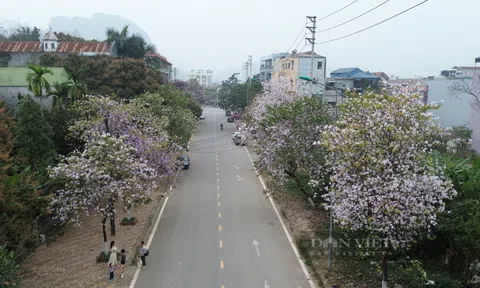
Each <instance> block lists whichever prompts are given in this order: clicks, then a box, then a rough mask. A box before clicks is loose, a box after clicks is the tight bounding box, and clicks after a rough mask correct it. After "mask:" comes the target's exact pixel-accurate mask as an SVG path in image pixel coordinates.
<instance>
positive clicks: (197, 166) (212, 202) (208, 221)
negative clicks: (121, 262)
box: [135, 108, 311, 288]
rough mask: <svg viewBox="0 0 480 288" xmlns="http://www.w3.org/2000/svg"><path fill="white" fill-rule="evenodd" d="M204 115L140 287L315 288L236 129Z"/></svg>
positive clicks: (208, 111) (219, 114)
mask: <svg viewBox="0 0 480 288" xmlns="http://www.w3.org/2000/svg"><path fill="white" fill-rule="evenodd" d="M204 113H205V116H206V119H205V120H201V122H200V129H199V131H198V132H197V133H196V135H195V136H194V138H193V139H192V143H191V145H190V155H191V163H190V169H189V170H187V171H186V173H185V174H186V175H185V176H184V177H182V178H183V179H182V181H181V183H179V184H178V185H177V187H176V188H175V189H174V190H173V191H172V193H171V195H170V198H169V199H168V202H167V204H166V207H165V210H164V213H163V215H162V218H161V219H160V222H159V225H158V228H157V230H156V234H155V236H154V238H153V241H152V243H151V246H150V249H149V250H150V255H149V256H148V257H147V268H146V269H144V270H141V271H140V274H139V277H138V279H137V281H136V285H135V287H137V288H143V287H161V288H166V287H174V288H197V287H199V288H204V287H205V288H222V287H223V288H234V287H239V288H254V287H262V288H267V287H269V288H281V287H283V288H287V287H288V288H298V287H311V286H310V284H309V282H308V281H307V278H306V276H305V274H304V272H303V270H302V267H301V266H300V264H299V262H298V260H297V257H296V256H295V254H294V251H293V249H292V246H291V245H290V243H289V241H288V239H287V236H286V234H285V232H284V230H283V228H282V225H281V223H280V222H279V220H278V218H277V216H276V214H275V211H274V209H273V207H272V205H271V203H270V201H269V199H266V197H265V195H264V194H263V193H262V190H263V187H262V185H261V183H260V181H259V179H258V177H257V176H256V173H255V171H254V170H253V166H252V164H251V161H250V159H249V157H248V155H247V152H246V150H245V148H244V147H241V146H236V145H234V144H233V141H232V134H233V132H234V131H236V129H235V125H234V124H233V123H227V117H226V116H225V113H224V112H223V111H222V110H220V109H217V108H205V110H204ZM220 123H223V125H224V130H223V131H220ZM145 241H146V240H145ZM257 243H258V245H254V244H257ZM257 248H258V250H257Z"/></svg>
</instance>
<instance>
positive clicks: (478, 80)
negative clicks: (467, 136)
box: [470, 57, 480, 153]
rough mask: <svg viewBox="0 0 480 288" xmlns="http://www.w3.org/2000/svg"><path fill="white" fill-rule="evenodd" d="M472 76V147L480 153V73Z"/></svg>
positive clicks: (476, 61) (478, 60)
mask: <svg viewBox="0 0 480 288" xmlns="http://www.w3.org/2000/svg"><path fill="white" fill-rule="evenodd" d="M477 63H480V57H477V58H475V67H476V68H480V67H478V66H477V65H478V64H477ZM475 76H476V77H473V78H472V92H473V93H472V94H473V95H475V96H476V97H475V96H473V95H471V99H472V105H471V107H470V129H472V132H473V133H472V148H473V149H474V150H475V151H477V152H478V153H480V74H477V75H475Z"/></svg>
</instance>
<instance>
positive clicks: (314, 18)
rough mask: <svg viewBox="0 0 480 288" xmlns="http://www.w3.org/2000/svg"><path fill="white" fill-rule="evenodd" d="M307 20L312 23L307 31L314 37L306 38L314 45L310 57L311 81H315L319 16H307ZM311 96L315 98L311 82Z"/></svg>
mask: <svg viewBox="0 0 480 288" xmlns="http://www.w3.org/2000/svg"><path fill="white" fill-rule="evenodd" d="M307 20H308V21H310V23H311V24H312V26H307V29H308V30H310V33H312V37H310V38H305V39H306V40H307V41H308V42H310V44H312V51H311V55H310V62H311V63H310V79H312V80H313V68H314V65H313V59H314V57H315V29H316V28H317V16H307ZM310 94H312V97H313V83H312V81H310Z"/></svg>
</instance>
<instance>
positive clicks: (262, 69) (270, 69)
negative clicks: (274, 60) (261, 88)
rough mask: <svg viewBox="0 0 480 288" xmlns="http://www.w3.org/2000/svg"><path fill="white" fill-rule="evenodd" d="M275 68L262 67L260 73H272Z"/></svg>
mask: <svg viewBox="0 0 480 288" xmlns="http://www.w3.org/2000/svg"><path fill="white" fill-rule="evenodd" d="M272 69H273V67H272V66H263V65H262V66H260V72H268V71H272Z"/></svg>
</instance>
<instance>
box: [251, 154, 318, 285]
mask: <svg viewBox="0 0 480 288" xmlns="http://www.w3.org/2000/svg"><path fill="white" fill-rule="evenodd" d="M243 148H245V151H246V152H247V155H248V158H250V162H252V165H253V160H252V156H250V152H248V149H247V147H245V146H243ZM254 169H255V171H256V172H257V175H258V178H259V179H260V182H262V186H263V189H267V186H265V182H263V179H262V176H261V175H260V174H259V173H258V170H257V168H255V166H254ZM268 199H270V203H271V204H272V207H273V210H274V211H275V214H276V215H277V218H278V220H279V221H280V224H282V228H283V231H284V232H285V234H286V235H287V239H288V242H290V246H292V249H293V253H295V256H297V260H298V263H300V267H302V270H303V273H304V274H305V277H307V281H308V283H309V284H310V287H311V288H316V287H315V283H314V282H313V280H312V278H311V277H310V274H309V273H308V270H307V267H306V266H305V263H303V260H302V258H301V257H300V254H299V253H298V249H297V246H295V243H294V242H293V239H292V236H290V233H289V232H288V230H287V227H286V226H285V223H283V219H282V217H281V216H280V213H279V212H278V209H277V206H275V203H274V202H273V197H272V196H270V197H268ZM265 285H268V283H267V280H265ZM266 287H270V286H266Z"/></svg>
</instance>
